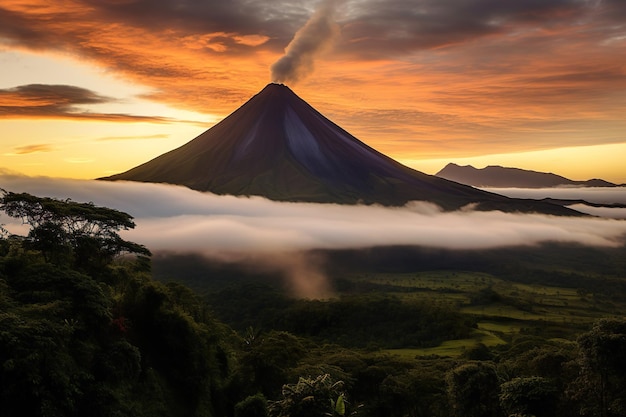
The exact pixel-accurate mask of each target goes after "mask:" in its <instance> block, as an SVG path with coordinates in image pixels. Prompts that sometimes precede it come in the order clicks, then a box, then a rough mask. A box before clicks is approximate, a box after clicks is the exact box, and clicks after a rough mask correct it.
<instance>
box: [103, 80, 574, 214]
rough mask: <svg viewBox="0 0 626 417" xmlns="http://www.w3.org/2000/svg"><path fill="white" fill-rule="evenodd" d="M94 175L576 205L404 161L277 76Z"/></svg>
mask: <svg viewBox="0 0 626 417" xmlns="http://www.w3.org/2000/svg"><path fill="white" fill-rule="evenodd" d="M101 179H104V180H128V181H144V182H159V183H171V184H179V185H185V186H187V187H189V188H192V189H195V190H199V191H210V192H213V193H216V194H232V195H260V196H264V197H267V198H270V199H273V200H280V201H309V202H325V203H343V204H356V203H365V204H372V203H378V204H383V205H403V204H405V203H407V202H408V201H412V200H423V201H430V202H433V203H435V204H438V205H439V206H441V207H442V208H444V209H446V210H452V209H458V208H460V207H463V206H465V205H467V204H470V203H477V204H478V208H479V209H483V210H486V209H501V210H505V211H524V212H529V211H539V212H546V213H553V214H572V213H576V212H573V211H571V210H567V209H565V208H563V207H560V206H557V205H552V204H548V203H542V202H537V201H533V200H514V199H510V198H507V197H504V196H500V195H497V194H493V193H488V192H485V191H481V190H477V189H474V188H472V187H468V186H466V185H461V184H458V183H455V182H451V181H448V180H445V179H442V178H438V177H435V176H431V175H427V174H424V173H421V172H419V171H416V170H413V169H411V168H408V167H406V166H404V165H402V164H400V163H398V162H396V161H394V160H393V159H391V158H389V157H387V156H385V155H383V154H382V153H380V152H378V151H376V150H374V149H372V148H371V147H369V146H367V145H366V144H364V143H363V142H361V141H359V140H358V139H356V138H355V137H353V136H352V135H350V134H349V133H348V132H346V131H345V130H343V129H341V128H340V127H339V126H337V125H336V124H334V123H333V122H331V121H330V120H328V119H327V118H325V117H324V116H323V115H322V114H320V113H319V112H317V111H316V110H315V109H314V108H313V107H311V106H310V105H309V104H307V103H306V102H305V101H304V100H302V99H301V98H299V97H298V96H297V95H296V94H294V93H293V92H292V91H291V90H290V89H289V88H288V87H286V86H284V85H280V84H269V85H267V86H266V87H265V88H264V89H263V90H262V91H261V92H259V93H258V94H256V95H255V96H253V97H252V98H251V99H250V100H249V101H248V102H246V103H245V104H244V105H242V106H241V107H240V108H239V109H237V110H236V111H235V112H233V113H232V114H231V115H229V116H228V117H226V118H225V119H224V120H222V121H221V122H220V123H218V124H217V125H215V126H213V127H212V128H211V129H209V130H207V131H206V132H204V133H203V134H201V135H200V136H198V137H196V138H195V139H193V140H192V141H190V142H188V143H187V144H185V145H183V146H181V147H180V148H178V149H174V150H172V151H170V152H168V153H165V154H163V155H161V156H159V157H157V158H155V159H153V160H151V161H149V162H146V163H144V164H142V165H140V166H138V167H135V168H133V169H131V170H129V171H127V172H124V173H121V174H117V175H113V176H110V177H106V178H101Z"/></svg>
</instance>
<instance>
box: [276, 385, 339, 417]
mask: <svg viewBox="0 0 626 417" xmlns="http://www.w3.org/2000/svg"><path fill="white" fill-rule="evenodd" d="M282 395H283V399H282V400H279V401H273V402H271V403H270V405H269V411H270V415H271V416H272V417H321V416H331V417H332V416H347V415H350V414H349V411H348V407H347V401H346V393H345V392H344V384H343V381H337V382H335V381H333V379H332V378H331V377H330V375H329V374H324V375H319V376H317V377H316V378H302V377H300V379H299V380H298V382H297V383H296V384H286V385H284V386H283V392H282Z"/></svg>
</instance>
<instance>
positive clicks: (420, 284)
mask: <svg viewBox="0 0 626 417" xmlns="http://www.w3.org/2000/svg"><path fill="white" fill-rule="evenodd" d="M346 279H348V280H349V281H351V282H353V283H355V284H359V285H361V286H364V284H367V285H370V286H372V285H373V286H379V287H380V288H384V291H385V292H386V293H387V294H393V295H395V296H397V297H399V298H400V299H402V300H404V301H418V302H419V301H426V302H430V303H435V304H440V305H446V306H449V307H451V308H453V309H455V310H457V311H460V312H461V313H462V314H463V315H467V316H470V317H472V318H473V319H474V320H475V321H476V323H477V329H476V330H475V331H474V332H473V334H472V337H471V338H468V339H463V340H448V341H445V342H443V343H442V344H441V345H440V346H437V347H433V348H426V349H393V350H388V352H389V353H392V354H395V355H400V356H402V357H411V358H413V357H416V356H428V355H438V356H458V355H461V354H463V353H464V352H465V351H466V350H467V349H470V348H472V347H474V346H476V345H478V344H479V343H482V344H484V345H486V346H495V345H498V344H504V343H507V341H509V340H510V339H511V338H512V337H514V336H515V335H517V334H520V333H526V334H542V335H544V336H546V335H547V336H548V337H558V338H564V339H569V340H572V339H574V338H575V337H576V335H577V334H578V333H579V332H580V331H581V329H585V328H586V327H588V326H590V325H591V323H592V322H594V321H595V320H597V319H599V318H601V317H607V316H615V315H621V314H620V312H623V311H626V305H622V304H620V303H614V302H606V300H604V301H602V302H601V301H598V300H597V299H596V298H595V297H593V296H592V295H589V294H586V293H584V292H581V291H579V290H576V289H573V288H565V287H554V286H548V285H539V284H524V283H517V282H511V281H505V280H502V279H499V278H497V277H495V276H493V275H490V274H486V273H482V272H473V271H468V272H463V271H441V270H437V271H420V272H412V273H364V274H353V275H350V276H349V277H347V278H346Z"/></svg>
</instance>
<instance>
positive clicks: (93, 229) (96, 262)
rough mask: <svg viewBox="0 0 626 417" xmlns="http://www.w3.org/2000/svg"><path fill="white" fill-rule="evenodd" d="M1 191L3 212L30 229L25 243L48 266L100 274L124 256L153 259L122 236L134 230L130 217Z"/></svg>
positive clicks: (100, 208) (81, 204) (72, 202)
mask: <svg viewBox="0 0 626 417" xmlns="http://www.w3.org/2000/svg"><path fill="white" fill-rule="evenodd" d="M0 191H1V192H2V197H0V210H4V212H5V213H6V214H7V215H8V216H10V217H14V218H19V219H22V221H23V222H24V223H26V224H28V225H30V227H31V230H30V232H29V234H28V236H27V237H26V242H27V243H29V244H30V246H31V247H32V249H36V250H39V251H41V253H42V254H43V256H44V259H45V260H46V261H47V262H54V263H59V264H60V263H66V262H68V261H70V262H73V263H74V265H75V266H77V267H81V268H83V269H86V268H91V269H92V270H93V269H96V270H97V269H98V268H101V267H102V266H104V265H106V264H108V263H110V262H111V260H112V259H113V258H114V257H115V256H117V255H119V254H121V253H133V254H138V255H150V251H148V249H146V248H145V247H144V246H142V245H139V244H136V243H133V242H128V241H125V240H123V239H122V238H121V237H120V236H119V234H118V232H119V231H120V230H128V229H132V228H134V227H135V223H134V222H133V218H132V216H131V215H129V214H127V213H124V212H121V211H118V210H115V209H111V208H107V207H98V206H96V205H94V204H93V203H78V202H75V201H71V200H69V199H68V200H57V199H53V198H49V197H37V196H34V195H31V194H28V193H13V192H9V191H5V190H2V189H0Z"/></svg>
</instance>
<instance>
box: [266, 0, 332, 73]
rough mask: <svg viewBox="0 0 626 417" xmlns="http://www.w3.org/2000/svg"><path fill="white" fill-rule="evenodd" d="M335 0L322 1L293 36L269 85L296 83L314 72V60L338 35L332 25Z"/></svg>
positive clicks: (275, 67)
mask: <svg viewBox="0 0 626 417" xmlns="http://www.w3.org/2000/svg"><path fill="white" fill-rule="evenodd" d="M335 3H336V2H335V0H323V1H322V3H321V4H320V6H319V8H318V9H317V11H316V12H315V13H314V14H313V16H311V18H310V19H309V20H308V21H307V22H306V24H305V25H304V26H303V27H302V28H301V29H300V30H299V31H298V32H296V35H295V36H294V38H293V39H292V41H291V42H290V43H289V45H287V48H286V49H285V55H283V56H282V57H281V58H280V59H279V60H278V61H276V62H275V63H274V64H273V65H272V67H271V71H272V82H275V83H296V82H297V81H299V80H301V79H302V78H304V77H306V76H307V75H309V74H310V73H311V72H312V71H313V62H314V59H315V58H316V57H317V56H318V55H319V54H320V53H322V52H324V51H326V50H327V49H328V48H329V47H330V46H331V45H332V42H333V40H334V39H335V37H336V36H337V35H338V34H339V26H338V25H337V24H336V23H335V21H334V15H335Z"/></svg>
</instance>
